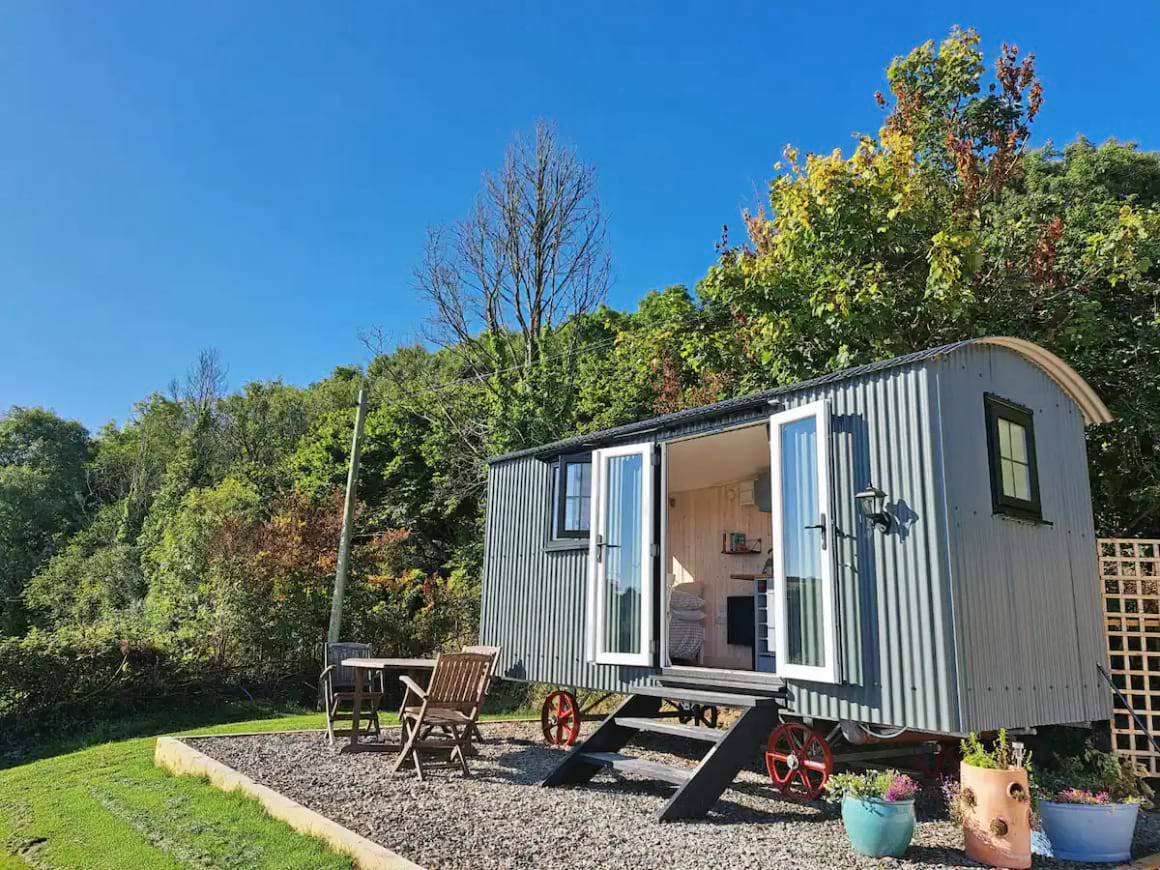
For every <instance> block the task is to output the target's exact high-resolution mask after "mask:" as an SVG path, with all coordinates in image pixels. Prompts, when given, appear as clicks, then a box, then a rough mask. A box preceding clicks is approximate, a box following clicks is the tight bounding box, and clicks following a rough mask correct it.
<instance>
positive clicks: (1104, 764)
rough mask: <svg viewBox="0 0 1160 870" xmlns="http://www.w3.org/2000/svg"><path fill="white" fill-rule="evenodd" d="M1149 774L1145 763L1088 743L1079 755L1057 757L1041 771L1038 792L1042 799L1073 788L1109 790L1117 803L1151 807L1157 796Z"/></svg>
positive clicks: (1101, 791)
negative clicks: (1149, 783)
mask: <svg viewBox="0 0 1160 870" xmlns="http://www.w3.org/2000/svg"><path fill="white" fill-rule="evenodd" d="M1147 775H1148V771H1147V770H1146V769H1145V768H1144V767H1143V766H1142V765H1140V764H1137V763H1135V762H1133V761H1131V760H1130V759H1126V758H1120V757H1119V756H1117V755H1114V754H1112V753H1110V752H1102V751H1100V750H1099V749H1096V748H1095V747H1093V746H1091V745H1090V744H1089V745H1088V746H1086V747H1084V749H1083V751H1082V752H1081V753H1079V754H1077V755H1071V756H1068V757H1065V758H1056V760H1055V763H1054V764H1053V765H1052V767H1051V768H1049V769H1047V770H1045V771H1041V772H1040V775H1039V783H1038V795H1039V798H1040V799H1041V800H1051V799H1052V798H1053V797H1055V796H1056V795H1058V794H1060V793H1061V792H1065V791H1070V790H1074V791H1079V792H1087V793H1090V794H1093V795H1097V794H1101V793H1106V794H1107V796H1108V798H1109V799H1110V800H1111V801H1112V802H1114V803H1139V804H1141V805H1142V806H1144V807H1145V808H1146V809H1151V807H1152V798H1153V796H1154V795H1153V792H1152V788H1151V787H1150V786H1149V785H1148V782H1147V780H1146V777H1147Z"/></svg>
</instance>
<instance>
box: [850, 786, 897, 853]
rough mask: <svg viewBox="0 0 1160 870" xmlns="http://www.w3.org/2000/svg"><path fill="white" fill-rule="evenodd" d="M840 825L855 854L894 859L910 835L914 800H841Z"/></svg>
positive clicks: (853, 798) (851, 797) (854, 798)
mask: <svg viewBox="0 0 1160 870" xmlns="http://www.w3.org/2000/svg"><path fill="white" fill-rule="evenodd" d="M842 823H843V824H844V825H845V826H846V836H847V837H849V838H850V845H851V846H853V847H854V850H855V851H856V852H860V853H861V854H863V855H867V856H869V857H871V858H886V857H891V858H898V857H900V856H901V855H902V853H903V852H905V851H906V847H907V846H909V845H910V838H911V837H913V836H914V799H913V798H911V799H910V800H908V801H884V800H879V799H878V798H856V797H853V796H851V795H846V797H844V798H843V799H842Z"/></svg>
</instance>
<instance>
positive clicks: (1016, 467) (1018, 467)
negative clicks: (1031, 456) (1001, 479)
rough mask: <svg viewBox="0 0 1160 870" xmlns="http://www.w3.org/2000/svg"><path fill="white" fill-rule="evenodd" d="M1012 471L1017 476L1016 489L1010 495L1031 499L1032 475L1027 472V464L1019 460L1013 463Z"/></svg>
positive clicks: (1026, 499) (1025, 499)
mask: <svg viewBox="0 0 1160 870" xmlns="http://www.w3.org/2000/svg"><path fill="white" fill-rule="evenodd" d="M1011 471H1012V474H1013V475H1014V477H1015V490H1014V492H1012V493H1010V495H1013V496H1015V498H1021V499H1023V500H1024V501H1031V476H1030V475H1029V474H1028V473H1027V466H1026V465H1023V464H1022V463H1019V462H1013V463H1011Z"/></svg>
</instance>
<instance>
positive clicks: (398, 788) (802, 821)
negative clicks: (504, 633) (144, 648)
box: [187, 723, 1160, 870]
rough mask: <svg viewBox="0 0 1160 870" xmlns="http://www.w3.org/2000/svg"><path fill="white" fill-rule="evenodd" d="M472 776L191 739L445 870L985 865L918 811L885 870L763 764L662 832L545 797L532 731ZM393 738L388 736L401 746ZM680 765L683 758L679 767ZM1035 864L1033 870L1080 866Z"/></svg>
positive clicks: (934, 805) (632, 793)
mask: <svg viewBox="0 0 1160 870" xmlns="http://www.w3.org/2000/svg"><path fill="white" fill-rule="evenodd" d="M481 730H482V732H483V736H484V738H485V740H486V742H485V743H483V744H480V746H479V750H480V756H479V757H477V758H474V759H471V766H472V773H473V776H472V777H471V778H465V777H463V776H462V775H461V774H459V773H458V772H455V771H453V770H450V769H435V770H431V771H429V772H428V773H427V781H426V782H422V783H421V782H419V781H418V780H416V778H415V774H414V771H413V770H410V769H406V770H404V771H401V772H400V773H398V774H392V773H390V766H391V764H392V763H393V762H394V756H393V755H380V754H371V753H363V754H357V755H340V754H338V751H337V748H335V749H332V748H330V747H329V746H328V745H327V744H326V741H325V737H324V736H320V735H317V734H312V733H310V734H281V735H262V736H249V737H213V738H187V740H188V742H189V743H190V745H192V746H194V747H195V748H196V749H198V750H199V751H201V752H204V753H206V754H207V755H209V756H211V757H213V758H216V759H217V760H219V761H221V762H223V763H225V764H227V765H229V766H230V767H232V768H234V769H235V770H238V771H240V772H242V773H244V774H246V775H247V776H249V777H251V778H252V779H255V780H257V781H258V782H260V783H262V784H264V785H267V786H269V787H270V788H273V789H275V790H276V791H279V792H281V793H282V794H284V795H286V796H288V797H290V798H293V799H294V800H296V801H298V802H299V803H301V804H303V805H305V806H307V807H310V808H311V809H314V810H316V811H318V812H320V813H322V814H323V815H326V816H328V817H329V818H331V819H334V820H335V821H337V822H339V823H341V824H343V825H345V826H346V827H348V828H350V829H351V830H353V831H356V832H357V833H359V834H362V835H363V836H365V837H367V838H369V839H371V840H374V841H376V842H378V843H381V844H382V845H384V846H386V847H387V848H389V849H391V850H393V851H395V852H397V853H399V854H401V855H403V856H405V857H406V858H409V859H410V860H412V861H415V862H416V863H418V864H422V865H423V866H425V867H429V868H436V867H439V868H443V867H448V868H452V867H471V868H481V867H504V868H515V867H547V866H553V867H650V868H654V867H655V868H666V870H675V868H680V870H684V868H690V867H728V868H732V870H737V868H742V867H768V868H802V870H830V868H837V867H891V868H957V867H976V866H979V865H976V864H974V863H973V862H970V861H968V860H967V858H966V856H965V855H964V854H963V853H962V851H961V849H960V846H961V835H960V833H959V832H958V830H957V829H956V828H955V826H954V825H953V824H951V823H950V822H949V821H946V820H945V819H940V818H939V815H941V805H940V804H941V800H939V799H937V798H936V796H933V795H932V796H928V797H927V798H926V800H925V802H924V803H920V805H919V819H920V821H919V825H918V829H917V830H916V831H915V835H914V842H913V843H912V845H911V847H910V850H909V851H908V852H907V854H906V858H905V859H904V860H899V861H895V860H892V859H884V860H881V861H876V860H873V859H869V858H863V857H861V856H859V855H858V854H857V853H855V852H854V851H853V850H852V849H851V848H850V846H849V844H848V843H847V841H846V837H845V833H844V832H843V830H842V822H841V819H840V818H839V815H838V811H837V808H834V807H830V806H828V805H819V806H812V805H807V806H803V805H800V804H796V803H789V802H785V801H781V800H778V799H777V797H776V796H775V793H774V792H773V791H772V789H771V787H770V784H769V779H768V777H767V776H766V775H765V773H764V770H762V769H761V768H760V767H759V763H760V759H759V757H758V756H756V755H755V758H754V764H753V766H752V769H751V770H746V771H743V772H742V774H741V776H739V777H738V780H737V781H736V782H735V783H734V785H733V787H732V788H731V789H730V790H728V791H726V792H725V794H724V795H723V796H722V799H721V801H719V802H718V804H717V806H716V808H715V809H714V811H713V812H711V813H710V814H709V816H708V817H707V818H706V819H704V820H702V821H698V822H679V823H667V824H663V825H662V824H659V823H658V822H656V821H654V820H653V816H654V814H655V813H656V811H657V810H658V809H659V808H660V807H661V805H662V804H663V803H664V801H665V800H666V799H667V797H668V796H669V795H670V794H671V793H672V787H671V786H668V785H666V784H663V783H655V782H649V781H646V780H641V779H638V778H620V777H618V776H617V775H615V774H611V773H608V772H604V773H601V774H599V775H598V776H597V777H596V778H595V779H594V780H593V781H592V782H591V783H590V784H589V785H586V786H581V787H575V788H557V789H543V788H540V786H539V782H540V780H542V779H543V778H544V777H545V776H546V775H547V774H548V773H549V772H550V771H551V770H552V768H553V767H554V766H555V765H556V764H557V763H558V760H559V757H560V754H561V750H557V749H551V748H549V747H547V746H545V745H544V743H543V739H542V737H541V736H540V734H539V727H538V726H537V725H535V724H532V723H485V724H483V725H482V726H481ZM390 731H395V733H393V734H391V733H388V735H387V736H389V737H392V738H394V737H396V736H397V731H396V730H395V729H390ZM630 746H632V747H633V748H632V749H629V750H626V751H627V752H629V753H631V754H634V755H640V756H642V757H646V758H653V759H655V760H657V761H662V762H666V763H680V759H686V760H687V762H686V763H688V764H689V765H690V766H691V765H692V764H693V763H694V761H692V760H691V759H693V758H695V757H696V756H694V755H693V754H692V753H691V752H690V751H689V750H690V749H691V747H690V746H689V745H688V744H687V742H686V741H684V740H682V739H680V738H663V737H659V736H657V735H642V742H640V743H639V744H637V743H634V744H630ZM674 756H675V757H674ZM1135 847H1136V848H1135V854H1136V855H1137V856H1141V855H1147V854H1152V853H1155V852H1158V851H1160V816H1157V815H1156V814H1153V813H1147V814H1141V816H1140V822H1139V825H1138V826H1137V829H1136V843H1135ZM1090 866H1092V865H1079V864H1071V863H1068V862H1059V861H1052V860H1050V859H1046V858H1039V857H1037V858H1036V859H1035V867H1036V868H1072V867H1090Z"/></svg>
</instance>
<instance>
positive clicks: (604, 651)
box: [586, 443, 654, 665]
mask: <svg viewBox="0 0 1160 870" xmlns="http://www.w3.org/2000/svg"><path fill="white" fill-rule="evenodd" d="M653 449H654V448H653V445H652V444H651V443H649V444H629V445H625V446H623V447H609V448H606V449H604V450H594V451H593V452H592V493H593V496H594V497H593V499H592V521H591V523H590V526H589V528H590V530H591V531H590V539H589V544H588V608H587V611H588V612H587V632H586V634H587V648H588V649H587V652H588V658H589V660H590V661H595V662H598V663H600V664H610V665H650V664H652V659H653V653H652V640H653V637H652V634H653V630H652V628H653V576H652V574H653V571H652V568H653V461H652V458H653Z"/></svg>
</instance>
